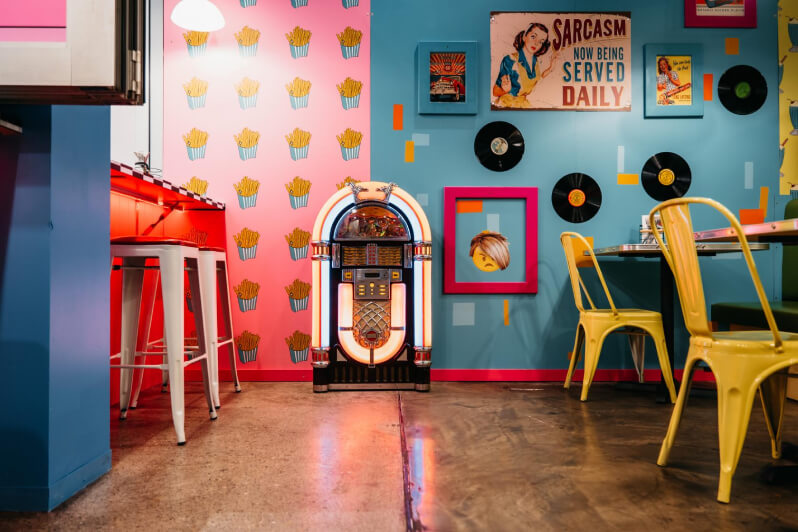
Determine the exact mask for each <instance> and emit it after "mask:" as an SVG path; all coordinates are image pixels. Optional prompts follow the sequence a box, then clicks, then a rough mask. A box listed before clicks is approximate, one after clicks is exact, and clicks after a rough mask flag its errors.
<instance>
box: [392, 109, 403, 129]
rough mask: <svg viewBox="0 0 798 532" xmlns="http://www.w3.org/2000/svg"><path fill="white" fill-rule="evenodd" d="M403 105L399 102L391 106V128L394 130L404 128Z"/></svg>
mask: <svg viewBox="0 0 798 532" xmlns="http://www.w3.org/2000/svg"><path fill="white" fill-rule="evenodd" d="M403 113H404V106H403V105H402V104H401V103H396V104H394V106H393V129H394V131H401V130H402V129H404V114H403Z"/></svg>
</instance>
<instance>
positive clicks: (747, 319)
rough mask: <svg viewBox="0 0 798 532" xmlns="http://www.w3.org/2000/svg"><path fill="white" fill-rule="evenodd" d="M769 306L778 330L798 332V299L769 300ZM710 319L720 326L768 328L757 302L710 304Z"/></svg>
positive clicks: (760, 306)
mask: <svg viewBox="0 0 798 532" xmlns="http://www.w3.org/2000/svg"><path fill="white" fill-rule="evenodd" d="M796 273H798V272H796ZM770 308H771V309H773V317H774V318H776V325H777V326H778V328H779V330H780V331H785V332H795V333H798V301H771V302H770ZM712 321H714V322H716V323H717V324H719V325H721V326H724V325H725V326H729V325H742V326H745V327H751V328H755V329H767V328H768V323H767V321H766V320H765V312H764V311H763V310H762V305H760V304H759V303H758V302H748V303H715V304H713V305H712Z"/></svg>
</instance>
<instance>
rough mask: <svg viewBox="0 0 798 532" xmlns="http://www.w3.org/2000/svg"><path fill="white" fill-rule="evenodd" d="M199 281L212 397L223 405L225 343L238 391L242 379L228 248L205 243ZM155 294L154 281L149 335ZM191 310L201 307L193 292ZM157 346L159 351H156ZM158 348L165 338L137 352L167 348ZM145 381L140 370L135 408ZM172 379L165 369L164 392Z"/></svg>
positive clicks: (148, 315)
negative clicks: (222, 351) (221, 359)
mask: <svg viewBox="0 0 798 532" xmlns="http://www.w3.org/2000/svg"><path fill="white" fill-rule="evenodd" d="M198 264H199V282H200V284H201V285H202V288H203V294H202V297H203V303H204V304H203V305H202V311H201V312H202V314H203V323H204V324H205V345H206V346H208V354H209V355H210V356H209V358H208V367H209V370H210V375H211V397H212V398H213V401H214V404H215V407H216V408H217V409H218V408H221V401H220V400H219V358H218V354H219V349H221V348H222V347H224V346H225V345H229V346H230V347H229V353H230V371H231V373H232V376H233V384H234V386H235V390H236V393H239V392H240V391H241V383H240V381H239V380H238V369H237V366H236V353H235V347H234V345H233V342H234V335H233V315H232V313H231V312H230V287H229V284H228V276H227V257H226V255H225V252H224V249H222V248H214V247H201V248H199V262H198ZM217 294H218V298H219V299H218V301H217ZM154 297H155V284H153V285H152V294H151V295H147V296H146V297H145V301H147V302H149V301H153V304H151V305H150V306H149V307H147V306H146V304H145V307H144V310H145V314H144V320H145V323H146V324H147V326H146V328H145V330H146V333H145V334H146V335H147V338H149V330H150V326H151V323H152V310H153V308H154ZM219 303H220V305H219V306H221V311H222V313H221V319H222V322H223V323H224V327H225V331H224V336H222V335H220V331H219V318H218V316H217V309H218V307H217V305H218V304H219ZM191 310H192V311H193V312H197V308H196V307H194V305H193V296H192V307H191ZM192 347H196V345H194V344H190V345H189V344H188V343H186V348H192ZM153 349H155V351H153ZM158 349H163V338H160V339H158V340H154V341H152V342H147V343H146V344H145V345H144V348H143V349H142V350H141V351H138V352H137V353H136V355H138V356H148V355H158V354H162V353H163V351H158ZM141 383H142V374H141V373H139V377H138V379H137V382H136V387H135V391H134V392H133V398H132V400H131V403H130V405H131V408H135V407H136V404H137V402H138V396H139V392H140V391H141ZM168 383H169V375H168V373H167V372H164V375H163V384H162V390H161V391H163V392H165V391H166V386H167V384H168Z"/></svg>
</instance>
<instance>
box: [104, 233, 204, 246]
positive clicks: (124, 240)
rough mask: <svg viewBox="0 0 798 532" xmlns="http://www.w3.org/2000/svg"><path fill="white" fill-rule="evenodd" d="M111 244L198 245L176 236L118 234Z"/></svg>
mask: <svg viewBox="0 0 798 532" xmlns="http://www.w3.org/2000/svg"><path fill="white" fill-rule="evenodd" d="M111 245H112V246H113V245H125V246H127V245H136V246H184V247H188V248H196V247H199V246H197V244H196V243H195V242H191V241H190V240H180V239H178V238H161V237H158V236H135V235H134V236H120V237H116V238H112V239H111Z"/></svg>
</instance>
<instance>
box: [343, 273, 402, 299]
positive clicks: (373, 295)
mask: <svg viewBox="0 0 798 532" xmlns="http://www.w3.org/2000/svg"><path fill="white" fill-rule="evenodd" d="M341 280H342V281H343V282H345V283H354V285H355V293H354V297H355V299H391V283H401V282H402V271H401V270H384V269H374V268H356V269H346V270H344V271H343V272H342V273H341Z"/></svg>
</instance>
